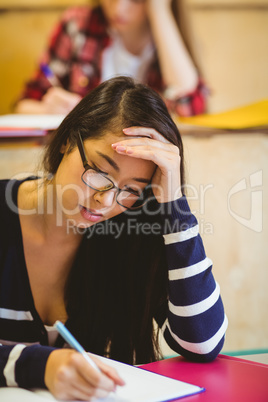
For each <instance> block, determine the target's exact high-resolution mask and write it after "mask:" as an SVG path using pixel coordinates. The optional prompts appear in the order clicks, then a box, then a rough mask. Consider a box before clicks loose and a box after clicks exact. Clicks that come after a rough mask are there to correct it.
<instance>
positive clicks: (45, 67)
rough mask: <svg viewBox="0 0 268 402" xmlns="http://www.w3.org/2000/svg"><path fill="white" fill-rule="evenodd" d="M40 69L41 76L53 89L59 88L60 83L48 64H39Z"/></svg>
mask: <svg viewBox="0 0 268 402" xmlns="http://www.w3.org/2000/svg"><path fill="white" fill-rule="evenodd" d="M40 69H41V70H42V72H43V74H44V75H45V77H46V79H47V80H48V82H49V83H50V85H52V86H53V87H61V83H60V81H59V80H58V78H57V77H56V75H55V74H54V72H53V71H52V70H51V68H50V67H49V65H48V64H44V63H41V64H40Z"/></svg>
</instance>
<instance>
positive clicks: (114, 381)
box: [45, 349, 124, 400]
mask: <svg viewBox="0 0 268 402" xmlns="http://www.w3.org/2000/svg"><path fill="white" fill-rule="evenodd" d="M94 359H95V361H96V363H97V364H98V365H99V367H100V369H101V371H100V372H99V371H97V370H96V369H94V368H93V367H91V366H90V365H89V364H88V362H87V361H86V360H85V358H84V357H83V356H82V355H81V354H80V353H77V352H75V351H73V350H70V349H67V350H66V349H60V350H55V351H53V352H52V353H51V354H50V356H49V358H48V361H47V365H46V371H45V383H46V385H47V387H48V389H49V390H50V391H51V393H52V394H53V395H54V396H55V397H56V398H59V399H63V400H70V399H79V400H91V399H92V398H93V397H94V398H103V397H105V396H107V395H108V394H109V393H110V392H112V391H114V390H115V388H116V386H117V385H123V384H124V381H123V380H122V379H121V378H120V376H119V375H118V374H117V372H116V371H115V370H114V369H113V368H110V367H108V366H107V365H106V364H104V363H102V362H101V361H100V360H99V359H97V358H94Z"/></svg>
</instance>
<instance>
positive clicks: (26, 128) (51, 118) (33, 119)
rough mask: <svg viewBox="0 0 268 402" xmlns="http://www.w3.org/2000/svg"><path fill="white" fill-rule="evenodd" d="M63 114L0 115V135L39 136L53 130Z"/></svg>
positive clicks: (62, 117)
mask: <svg viewBox="0 0 268 402" xmlns="http://www.w3.org/2000/svg"><path fill="white" fill-rule="evenodd" d="M64 117H65V115H56V114H55V115H47V114H40V115H39V114H33V115H31V114H6V115H3V116H0V137H39V136H44V135H46V134H47V132H48V131H49V130H55V129H56V128H57V127H58V126H59V125H60V123H61V122H62V120H63V119H64Z"/></svg>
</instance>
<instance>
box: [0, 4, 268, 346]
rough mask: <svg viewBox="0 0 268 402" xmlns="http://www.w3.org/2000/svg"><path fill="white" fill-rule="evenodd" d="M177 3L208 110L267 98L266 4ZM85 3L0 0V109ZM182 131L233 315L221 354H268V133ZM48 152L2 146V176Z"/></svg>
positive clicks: (193, 200)
mask: <svg viewBox="0 0 268 402" xmlns="http://www.w3.org/2000/svg"><path fill="white" fill-rule="evenodd" d="M177 1H181V2H182V1H183V2H184V5H185V17H184V18H185V25H186V27H187V30H188V34H189V41H190V43H191V46H192V49H193V52H194V54H195V57H196V59H197V60H198V63H199V65H200V67H201V71H202V75H203V77H204V79H205V81H206V83H207V85H208V87H209V89H210V96H209V101H208V111H209V113H217V112H221V111H225V110H229V109H232V108H236V107H240V106H243V105H247V104H250V103H252V102H256V101H259V100H262V99H265V98H266V99H268V0H177ZM87 3H88V1H87V0H73V1H71V0H0V60H1V63H0V92H1V96H0V114H7V113H11V112H12V105H13V103H14V101H15V99H16V98H17V96H18V95H19V93H20V91H21V89H22V87H23V83H24V82H25V81H26V80H27V79H28V78H29V77H30V75H31V73H32V72H33V71H34V68H35V66H36V62H37V60H38V58H39V55H40V54H41V52H42V50H43V49H44V47H45V45H46V43H47V40H48V37H49V33H50V31H51V28H52V27H53V26H54V25H55V23H56V21H57V20H58V19H59V17H60V15H61V14H62V11H63V10H64V9H65V8H67V7H69V6H71V5H79V4H87ZM181 131H182V134H183V137H184V144H185V154H186V171H187V181H188V183H189V187H188V198H189V201H190V204H191V207H192V209H193V211H194V212H195V213H196V215H197V217H198V219H199V224H200V232H201V235H202V237H203V240H204V243H205V246H206V250H207V254H208V256H209V257H210V258H211V259H212V260H213V262H214V275H215V277H216V280H217V281H218V282H219V284H220V286H221V293H222V297H223V301H224V304H225V308H226V312H227V315H228V318H229V328H228V331H227V338H226V343H225V346H224V351H226V352H238V351H241V352H243V351H249V350H253V351H260V350H266V351H267V348H268V317H267V309H268V291H267V287H268V247H267V244H268V197H267V189H268V177H267V173H268V170H267V167H268V166H267V165H268V136H267V129H266V130H264V129H260V130H259V129H255V130H244V131H235V132H222V133H219V132H215V133H214V134H213V133H211V132H210V133H209V135H204V133H202V134H200V133H198V131H197V132H196V133H191V135H189V134H187V130H185V131H184V129H183V127H182V129H181ZM42 150H43V146H42V144H39V143H33V142H31V143H30V144H29V143H23V142H21V143H19V144H15V143H7V142H0V178H1V179H2V178H8V177H12V176H14V175H15V174H17V173H20V172H24V173H25V172H33V170H34V169H35V166H36V161H37V159H38V157H39V156H40V154H41V153H42ZM167 353H168V352H167Z"/></svg>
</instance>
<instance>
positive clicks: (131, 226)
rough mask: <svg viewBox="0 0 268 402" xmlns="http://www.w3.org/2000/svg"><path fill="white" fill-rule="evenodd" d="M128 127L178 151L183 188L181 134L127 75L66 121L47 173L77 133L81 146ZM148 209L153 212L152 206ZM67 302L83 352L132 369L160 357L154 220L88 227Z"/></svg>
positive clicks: (163, 289) (163, 287) (160, 270)
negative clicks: (146, 130) (152, 133)
mask: <svg viewBox="0 0 268 402" xmlns="http://www.w3.org/2000/svg"><path fill="white" fill-rule="evenodd" d="M130 126H144V127H151V128H154V129H156V130H157V131H158V132H160V133H161V134H162V135H163V136H164V137H165V138H166V139H168V140H169V141H170V142H171V143H173V144H175V145H177V146H178V147H179V149H180V155H181V161H182V163H181V181H182V184H184V169H183V146H182V141H181V136H180V133H179V131H178V128H177V126H176V125H175V123H174V122H173V120H172V118H171V116H170V115H169V112H168V110H167V108H166V105H165V103H164V101H163V100H162V98H161V97H160V96H159V95H158V94H157V93H156V92H155V91H154V90H152V89H150V88H149V87H147V86H145V85H143V84H138V83H135V82H134V80H133V79H132V78H128V77H117V78H113V79H110V80H108V81H106V82H104V83H102V84H101V85H99V86H98V87H97V88H95V89H94V90H93V91H91V92H90V93H89V94H88V95H87V96H85V97H84V98H83V99H82V100H81V102H80V103H79V104H78V105H77V106H76V107H75V108H74V109H73V110H72V111H71V112H70V113H69V114H68V115H67V116H66V118H65V119H64V120H63V122H62V123H61V125H60V126H59V128H58V130H57V131H56V132H55V134H54V136H53V138H52V140H51V142H50V144H49V145H48V148H47V151H46V153H45V157H44V165H45V168H46V170H47V172H48V173H51V174H54V173H56V171H57V169H58V166H59V164H60V162H61V159H62V153H61V149H62V145H63V144H66V143H67V140H68V144H69V147H68V151H67V152H71V151H72V150H73V149H74V147H76V143H77V134H78V132H79V133H80V134H81V136H82V138H83V139H84V140H85V139H87V138H89V137H91V138H94V137H95V138H96V137H100V136H104V135H105V134H106V133H107V132H112V133H120V132H121V133H122V129H123V128H126V127H130ZM150 208H151V209H150V211H151V212H152V211H154V210H157V202H156V200H152V201H151V206H150ZM143 228H146V230H143ZM148 228H149V230H148ZM115 231H116V233H115ZM119 231H120V236H119V235H118V234H119ZM117 235H118V236H117ZM65 302H66V309H67V313H68V317H69V319H68V322H67V326H68V327H69V329H70V330H71V331H72V332H73V333H74V335H75V336H76V337H77V338H78V339H79V341H80V342H81V343H82V344H83V346H84V347H85V348H86V349H87V350H89V351H91V352H94V353H96V354H100V355H107V356H109V357H111V358H114V359H117V360H120V361H124V362H127V363H130V364H133V363H135V364H138V363H145V362H149V361H154V360H155V359H157V358H158V357H159V348H158V342H157V338H158V334H157V331H156V329H155V327H154V319H155V320H156V321H157V322H158V324H159V325H161V324H162V323H163V320H164V319H165V317H166V311H167V266H166V259H165V255H164V246H163V239H162V236H161V217H160V216H159V214H157V213H148V212H147V213H146V212H144V211H141V212H139V213H138V215H131V214H130V215H128V213H127V212H125V213H122V214H120V215H118V216H116V217H115V218H113V219H111V220H109V221H105V222H101V223H98V224H96V225H94V226H92V227H91V228H89V229H88V230H87V231H86V233H85V235H84V238H83V241H82V243H81V246H80V248H79V251H78V253H77V256H76V260H75V262H74V264H73V267H72V269H71V272H70V275H69V278H68V280H67V283H66V290H65Z"/></svg>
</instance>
